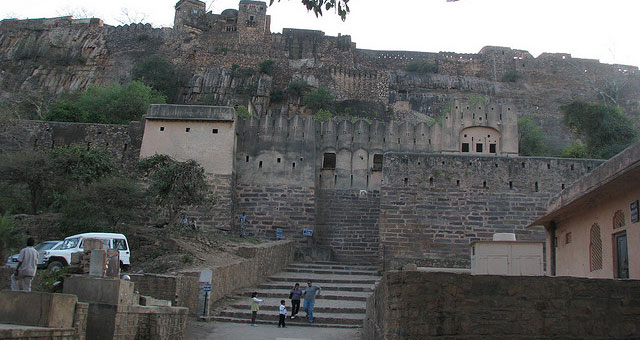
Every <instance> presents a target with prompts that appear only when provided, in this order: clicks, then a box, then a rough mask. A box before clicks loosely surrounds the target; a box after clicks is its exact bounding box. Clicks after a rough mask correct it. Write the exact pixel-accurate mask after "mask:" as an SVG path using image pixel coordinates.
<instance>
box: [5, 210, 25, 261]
mask: <svg viewBox="0 0 640 340" xmlns="http://www.w3.org/2000/svg"><path fill="white" fill-rule="evenodd" d="M20 240H21V238H20V234H19V232H18V229H17V228H16V227H15V226H14V225H13V223H12V222H11V219H10V218H9V214H8V213H5V214H4V215H0V259H1V260H2V261H5V259H6V258H7V256H8V255H9V254H7V251H8V250H9V249H12V248H14V247H18V246H20Z"/></svg>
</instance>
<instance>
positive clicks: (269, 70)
mask: <svg viewBox="0 0 640 340" xmlns="http://www.w3.org/2000/svg"><path fill="white" fill-rule="evenodd" d="M275 66H276V62H275V61H274V60H273V59H266V60H263V61H261V62H260V64H258V67H259V68H260V72H262V73H266V74H269V75H271V74H273V71H274V70H275Z"/></svg>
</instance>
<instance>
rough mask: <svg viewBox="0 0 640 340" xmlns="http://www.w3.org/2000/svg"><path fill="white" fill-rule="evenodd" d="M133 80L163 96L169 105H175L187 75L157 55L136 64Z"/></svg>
mask: <svg viewBox="0 0 640 340" xmlns="http://www.w3.org/2000/svg"><path fill="white" fill-rule="evenodd" d="M132 75H133V79H134V80H139V81H141V82H143V83H144V84H145V85H147V86H149V87H151V88H153V89H154V90H156V91H158V92H159V93H161V94H163V95H164V96H165V97H166V98H167V101H168V102H169V103H176V102H177V99H178V94H179V90H180V87H181V86H184V85H186V83H187V82H188V77H189V75H188V74H187V73H186V72H184V71H183V70H180V69H179V68H177V67H176V66H175V65H174V64H173V63H171V62H170V61H169V60H167V59H165V58H163V57H160V56H158V55H152V56H149V57H147V58H145V59H143V60H141V61H140V62H138V63H136V64H135V65H134V67H133V71H132Z"/></svg>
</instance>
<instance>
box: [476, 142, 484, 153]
mask: <svg viewBox="0 0 640 340" xmlns="http://www.w3.org/2000/svg"><path fill="white" fill-rule="evenodd" d="M482 145H483V144H480V143H478V144H476V152H482Z"/></svg>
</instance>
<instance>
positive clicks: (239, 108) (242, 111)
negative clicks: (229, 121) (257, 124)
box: [234, 105, 253, 119]
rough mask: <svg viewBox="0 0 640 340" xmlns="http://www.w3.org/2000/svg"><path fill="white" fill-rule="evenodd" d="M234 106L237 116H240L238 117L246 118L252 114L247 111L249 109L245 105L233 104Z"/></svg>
mask: <svg viewBox="0 0 640 340" xmlns="http://www.w3.org/2000/svg"><path fill="white" fill-rule="evenodd" d="M234 108H235V109H236V113H237V114H238V117H240V118H244V119H247V118H249V117H251V116H253V115H252V114H251V112H249V110H248V109H247V108H246V107H244V106H242V105H235V106H234Z"/></svg>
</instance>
